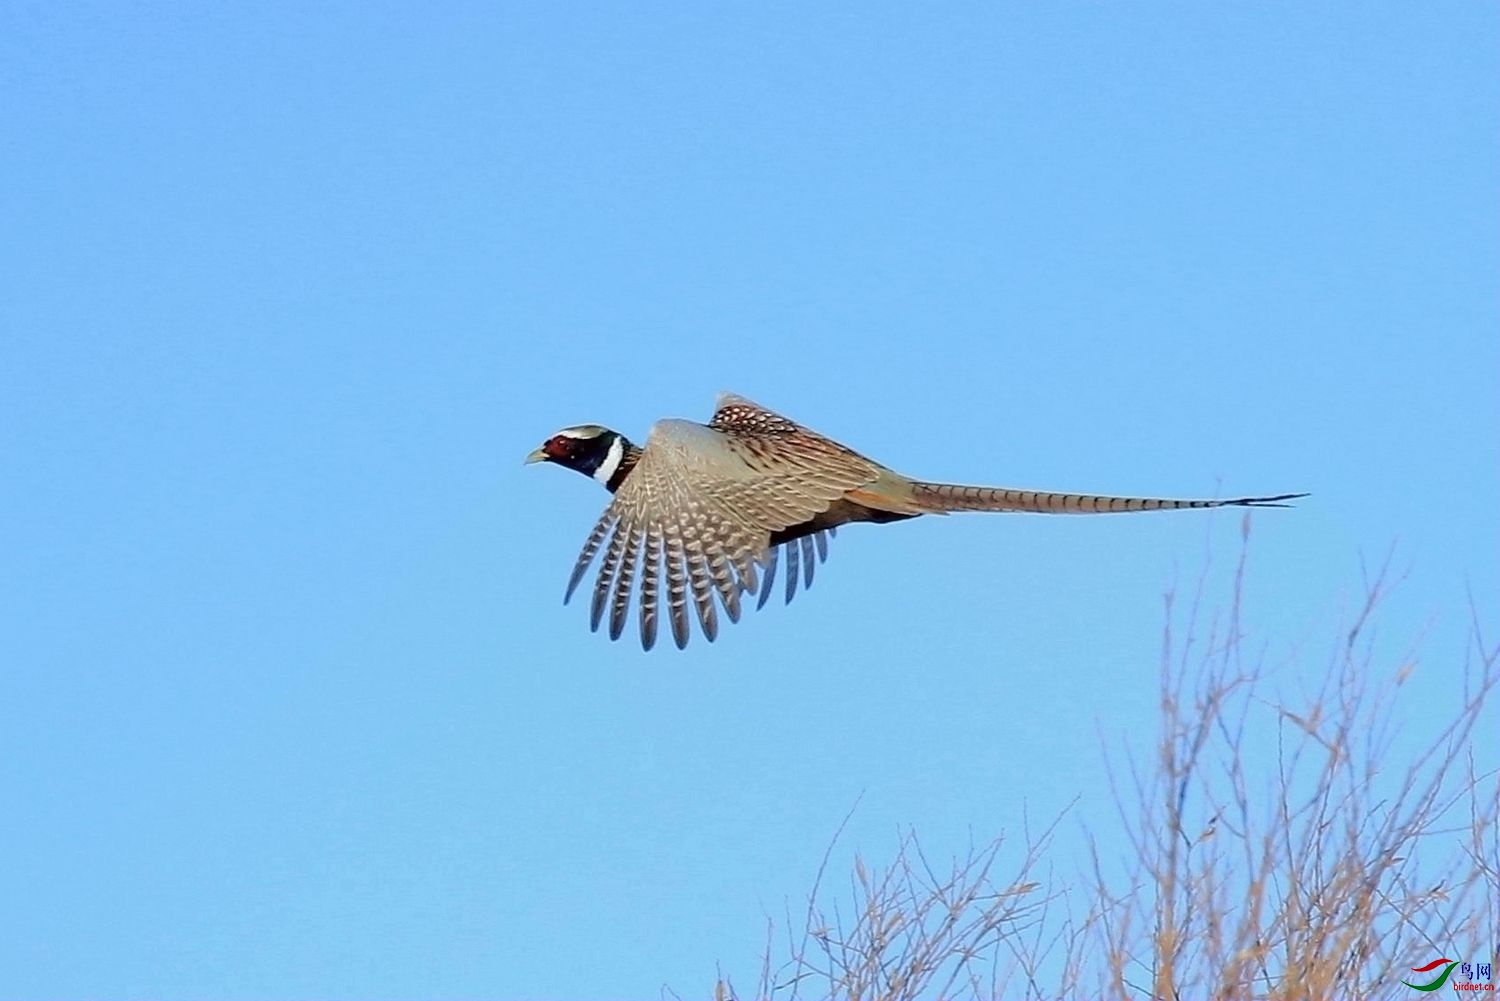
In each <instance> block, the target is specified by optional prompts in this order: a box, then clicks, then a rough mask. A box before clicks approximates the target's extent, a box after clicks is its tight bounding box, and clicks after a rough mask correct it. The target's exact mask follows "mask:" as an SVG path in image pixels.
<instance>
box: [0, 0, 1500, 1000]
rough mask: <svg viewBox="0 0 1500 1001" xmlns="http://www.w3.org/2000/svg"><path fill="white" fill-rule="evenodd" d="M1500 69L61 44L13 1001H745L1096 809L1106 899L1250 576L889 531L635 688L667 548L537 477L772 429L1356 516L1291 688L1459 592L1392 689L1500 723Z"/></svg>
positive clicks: (636, 26) (990, 34) (10, 282)
mask: <svg viewBox="0 0 1500 1001" xmlns="http://www.w3.org/2000/svg"><path fill="white" fill-rule="evenodd" d="M1497 21H1500V14H1497V12H1496V9H1495V8H1494V7H1493V6H1490V5H1483V4H1467V3H1465V4H1459V3H1452V4H1436V5H1421V6H1420V7H1418V6H1412V5H1394V4H1387V5H1373V6H1371V5H1353V4H1317V5H1306V4H1261V5H1253V6H1252V5H1227V4H1216V5H1196V4H1195V5H1189V4H1132V5H1123V6H1105V5H1095V4H1069V5H1056V4H1048V5H1034V4H995V5H951V6H948V7H946V8H944V9H943V10H941V11H937V12H933V11H922V12H918V11H917V10H916V9H915V8H912V7H911V6H910V5H905V4H874V5H871V4H860V5H854V4H831V5H822V6H821V7H819V8H818V9H808V8H807V6H806V5H800V4H756V5H749V4H723V5H713V7H712V8H711V9H710V8H709V7H708V6H707V5H687V4H679V5H647V6H636V5H630V6H627V5H608V6H605V5H573V6H571V7H567V8H565V7H564V5H555V4H498V5H490V4H484V5H467V4H448V5H441V6H440V7H438V8H419V7H418V6H416V5H371V4H340V3H329V4H316V5H306V4H295V5H293V4H287V5H276V4H265V5H259V6H256V7H254V8H242V9H230V8H227V7H220V6H207V7H205V6H200V7H197V8H191V7H187V6H184V5H158V4H151V3H140V4H89V3H79V4H34V3H33V4H10V5H7V6H6V7H5V8H4V10H3V12H0V86H3V93H4V95H5V96H4V100H3V101H0V129H3V134H4V136H5V137H6V138H5V141H4V143H3V146H0V213H3V216H4V218H5V219H6V225H5V231H6V233H7V236H8V238H7V239H5V240H4V241H0V265H3V269H4V273H5V275H6V278H7V280H6V281H5V283H4V287H3V290H0V327H3V336H0V455H3V457H4V466H5V469H6V476H5V477H4V478H3V481H0V525H3V528H0V540H3V564H4V566H5V573H4V574H3V576H0V621H3V623H4V627H3V639H0V659H3V662H4V665H5V666H4V669H3V674H0V686H3V687H0V705H3V714H4V725H3V727H0V801H3V803H4V811H3V812H4V814H5V816H6V819H5V821H4V822H3V823H0V848H3V851H4V855H5V857H6V860H7V865H6V866H5V867H4V870H3V872H0V995H4V996H7V997H52V998H83V997H105V996H108V997H120V998H147V997H150V998H159V999H177V998H203V997H214V998H218V997H224V998H251V997H273V996H275V997H294V998H315V997H316V998H329V997H348V998H356V997H358V998H395V997H417V996H422V997H443V998H460V997H465V998H472V997H490V996H493V997H521V996H527V997H546V998H586V997H599V996H636V997H639V996H648V995H654V994H655V993H656V992H657V991H658V989H659V988H660V986H661V985H662V984H663V983H667V984H670V985H672V986H673V987H675V988H676V989H677V990H679V991H682V992H684V993H685V994H700V993H702V992H703V991H705V990H707V989H708V987H709V985H711V984H712V981H713V977H714V973H715V966H716V964H722V966H723V968H724V969H726V970H728V971H731V972H735V973H736V975H737V979H740V980H749V979H750V978H751V977H752V976H753V971H754V970H755V969H757V967H758V954H759V950H760V948H761V945H762V943H763V935H764V923H765V917H766V915H767V914H768V913H769V914H773V915H779V914H780V913H781V912H782V909H783V907H784V906H785V904H786V902H788V901H792V902H793V903H794V904H795V903H796V902H798V901H800V900H801V898H802V895H803V894H804V893H805V891H806V890H807V889H808V887H809V885H810V883H811V880H812V877H813V873H814V871H815V870H816V867H817V863H818V860H819V858H820V856H821V853H822V851H823V849H824V848H825V846H826V845H827V843H828V840H829V838H830V837H831V836H832V834H833V831H834V829H835V828H836V827H837V825H838V822H839V820H840V819H841V818H842V817H843V815H844V814H845V813H846V812H847V811H848V810H849V808H850V806H851V805H852V804H853V802H854V801H855V799H856V798H857V797H859V796H861V794H862V795H863V800H862V802H861V805H860V807H859V809H858V811H857V812H856V814H855V816H854V818H853V820H852V821H851V823H850V826H849V828H848V830H847V832H846V835H845V841H844V842H843V846H842V847H843V848H848V849H850V850H853V849H855V848H858V849H860V850H861V851H863V852H865V853H866V854H867V856H869V857H871V858H872V859H877V860H878V859H879V858H880V857H881V856H882V854H883V853H886V854H888V853H889V851H890V850H891V849H892V848H893V847H894V845H895V832H896V829H897V827H898V825H906V824H911V825H914V826H915V827H916V828H917V830H918V831H919V833H920V834H921V835H922V836H923V838H924V841H925V843H926V844H927V845H928V846H929V848H930V849H932V850H933V851H934V852H935V853H936V854H938V855H942V854H945V853H947V852H951V851H960V850H962V848H963V847H964V846H965V845H967V843H968V839H969V837H970V836H971V834H972V835H973V836H976V837H980V838H981V839H987V838H988V837H990V836H992V835H994V834H997V833H999V832H1001V831H1009V832H1012V833H1013V834H1014V833H1018V832H1019V829H1020V825H1021V823H1022V817H1023V811H1025V813H1027V814H1029V816H1030V817H1031V818H1033V822H1035V821H1036V818H1051V817H1054V816H1056V815H1057V814H1058V813H1059V812H1060V811H1062V810H1064V809H1065V808H1066V807H1067V806H1068V804H1070V803H1074V801H1075V800H1076V802H1077V805H1075V806H1074V807H1073V812H1072V813H1071V814H1070V815H1069V818H1068V819H1067V820H1066V821H1065V823H1064V831H1063V834H1061V835H1060V840H1059V845H1058V854H1057V855H1056V856H1055V859H1054V862H1055V864H1056V865H1057V866H1059V876H1058V879H1059V880H1063V879H1065V878H1067V867H1068V866H1069V865H1072V864H1075V863H1076V865H1078V866H1079V867H1080V869H1081V868H1082V867H1084V866H1085V865H1086V859H1085V857H1084V856H1083V854H1082V853H1081V851H1079V848H1078V846H1079V840H1078V837H1077V836H1076V833H1077V827H1078V825H1079V823H1080V822H1082V823H1086V824H1088V825H1089V826H1090V827H1091V828H1092V829H1093V830H1095V832H1096V833H1098V834H1100V835H1101V836H1104V837H1106V839H1107V838H1108V837H1109V831H1110V830H1112V829H1113V828H1112V826H1111V825H1112V823H1113V817H1114V811H1113V807H1112V806H1111V801H1110V794H1109V791H1108V788H1107V785H1106V784H1105V782H1104V780H1103V778H1102V775H1101V772H1100V761H1101V754H1102V751H1101V735H1102V736H1103V737H1104V738H1105V741H1106V742H1114V744H1115V746H1119V744H1120V742H1125V741H1128V740H1130V739H1133V738H1136V737H1144V736H1145V735H1148V734H1149V732H1150V731H1151V728H1152V727H1153V726H1154V719H1155V716H1154V714H1155V707H1156V681H1157V677H1156V664H1157V655H1158V651H1159V646H1160V634H1161V625H1162V612H1161V609H1162V593H1163V591H1164V589H1166V588H1167V587H1169V586H1171V585H1172V583H1173V582H1174V581H1175V582H1178V583H1179V584H1182V585H1186V583H1187V582H1190V581H1192V580H1194V579H1195V578H1196V577H1197V575H1198V574H1199V573H1200V572H1201V571H1202V569H1203V567H1204V565H1205V562H1206V561H1208V562H1209V565H1210V570H1209V574H1210V595H1211V597H1212V598H1214V599H1215V600H1218V601H1222V600H1223V598H1224V595H1225V593H1226V592H1225V589H1224V586H1223V580H1224V577H1225V574H1226V572H1227V568H1228V567H1229V566H1230V564H1231V563H1232V560H1233V558H1234V554H1235V553H1236V551H1237V547H1238V532H1239V518H1238V516H1224V515H1200V514H1196V513H1192V514H1180V515H1156V516H1139V517H1131V518H1124V517H1122V518H1101V519H1040V518H1026V517H981V516H972V517H954V518H947V519H922V520H920V521H918V522H913V523H907V524H902V525H893V526H884V527H879V526H856V527H854V528H851V529H849V530H848V531H846V532H844V533H841V534H840V536H839V538H838V539H837V540H836V542H835V545H834V554H833V557H832V559H831V562H830V564H829V566H828V567H827V568H826V569H825V570H824V571H823V573H822V574H820V577H819V579H818V581H817V583H816V585H815V586H814V588H813V589H812V591H811V592H810V593H809V594H807V595H805V596H802V597H799V598H798V599H797V601H796V602H795V603H794V604H793V605H792V606H791V607H789V608H783V607H780V606H779V604H778V605H775V606H773V607H771V608H770V609H768V610H766V611H764V612H762V613H760V614H757V615H752V616H750V617H749V618H748V620H747V621H744V622H741V623H740V624H739V625H737V626H734V627H732V628H729V629H726V630H725V631H724V632H723V633H722V634H721V636H720V639H719V641H718V642H717V643H715V644H713V645H709V644H706V643H703V642H701V639H700V640H699V641H698V642H695V643H694V644H693V645H691V646H690V647H689V649H688V650H687V651H686V652H684V653H678V652H676V651H675V650H673V649H671V647H670V644H667V645H666V647H665V649H662V648H659V649H658V650H656V651H654V652H653V653H652V654H650V655H646V654H643V653H642V652H641V651H640V650H639V648H638V647H637V646H635V645H634V644H633V643H630V642H622V643H618V644H611V643H609V642H608V641H607V640H605V639H604V638H603V637H601V636H597V635H591V634H590V633H589V631H588V628H587V621H586V615H587V613H586V611H585V609H584V608H580V607H568V608H564V607H562V606H561V604H560V599H561V593H562V587H563V583H564V581H565V579H566V576H567V572H568V569H569V567H570V565H571V562H572V560H573V557H574V555H575V553H576V552H577V548H578V546H579V545H580V544H581V543H582V541H583V538H584V536H585V535H586V534H587V532H588V530H589V528H590V527H591V525H592V522H593V520H594V518H595V517H596V515H597V513H598V511H599V510H600V508H601V507H602V506H603V503H604V500H605V495H604V494H603V493H602V492H601V491H599V490H598V488H597V487H596V486H594V485H593V484H590V483H587V482H585V481H584V480H583V479H581V478H579V477H576V476H574V475H572V474H568V473H565V472H564V471H562V470H557V469H551V468H536V467H528V468H522V466H521V458H522V457H523V456H524V455H525V453H526V452H527V451H528V450H530V449H531V448H533V447H534V446H536V445H537V444H538V443H540V441H541V440H542V439H543V438H544V437H546V436H547V435H548V434H550V433H551V432H552V431H554V430H555V429H556V428H558V427H559V426H562V425H566V424H574V423H581V422H599V423H605V424H609V425H611V426H614V427H617V428H619V429H621V430H623V431H625V432H627V433H630V434H633V435H635V436H637V437H638V438H640V437H643V436H644V434H645V432H646V430H647V429H648V428H649V426H650V424H651V422H652V421H654V420H656V419H657V418H659V417H664V416H679V417H693V418H698V419H706V418H707V417H708V415H709V413H710V411H711V408H712V405H713V399H714V396H715V394H716V393H717V392H718V391H720V390H722V389H732V390H735V391H737V392H740V393H743V394H745V395H747V396H750V397H752V398H754V399H757V400H760V401H761V402H763V403H765V404H767V405H769V406H772V407H774V408H777V409H779V410H781V411H783V412H785V413H787V414H788V415H790V416H792V417H794V418H797V419H799V420H801V421H803V422H804V423H806V424H808V425H810V426H812V427H815V428H817V429H819V430H822V431H824V432H827V433H829V434H831V435H834V436H836V437H838V438H840V439H841V440H843V441H845V442H847V443H848V444H850V445H852V446H853V447H855V448H858V449H860V450H861V451H864V452H866V453H867V454H869V455H871V456H872V457H873V458H876V459H878V460H880V461H882V462H884V463H886V464H888V465H890V466H892V467H894V468H896V469H898V470H901V471H903V472H907V473H910V474H913V475H918V476H921V477H924V478H931V479H951V480H958V481H963V482H980V483H993V484H1000V485H1007V486H1023V487H1036V488H1052V489H1063V490H1075V491H1099V492H1113V493H1126V494H1131V493H1135V494H1155V495H1169V496H1172V495H1175V496H1203V495H1213V494H1215V493H1222V494H1241V493H1257V492H1276V491H1286V490H1308V491H1312V492H1313V494H1314V496H1313V497H1312V498H1310V499H1309V500H1308V501H1306V502H1304V503H1302V504H1301V505H1299V507H1298V508H1297V509H1296V510H1294V511H1274V512H1264V513H1261V514H1257V515H1256V516H1255V529H1254V535H1253V540H1252V549H1251V559H1250V566H1251V569H1250V574H1249V581H1248V590H1247V611H1246V616H1247V625H1248V626H1249V628H1251V629H1252V630H1255V631H1256V633H1257V635H1258V636H1260V637H1262V638H1263V639H1264V641H1265V642H1266V643H1268V644H1269V648H1268V663H1271V664H1275V665H1278V670H1280V671H1281V672H1282V676H1281V677H1280V678H1279V679H1278V680H1279V683H1281V684H1283V685H1284V686H1285V687H1286V688H1287V690H1289V691H1301V690H1307V689H1310V688H1315V687H1316V684H1317V682H1318V681H1319V679H1320V675H1319V672H1320V671H1321V669H1322V665H1323V664H1324V663H1325V660H1324V656H1323V653H1324V651H1325V650H1326V649H1327V648H1328V646H1329V645H1330V644H1331V643H1332V642H1334V640H1335V638H1336V636H1337V634H1338V633H1337V629H1338V623H1340V622H1341V621H1343V616H1344V615H1345V614H1346V612H1347V611H1348V609H1349V607H1350V606H1351V605H1353V604H1354V603H1355V602H1356V601H1357V599H1358V582H1359V573H1360V565H1361V560H1364V561H1366V562H1371V563H1377V562H1378V561H1379V560H1380V559H1381V558H1382V557H1383V556H1384V554H1385V553H1386V552H1387V550H1389V549H1390V547H1391V546H1392V545H1395V546H1396V547H1397V553H1398V556H1397V563H1398V565H1400V566H1401V567H1404V568H1408V569H1409V574H1408V577H1407V580H1406V582H1405V584H1404V585H1403V588H1402V589H1401V591H1400V593H1399V596H1398V600H1397V601H1396V602H1394V604H1393V605H1392V607H1391V609H1390V611H1389V613H1388V617H1387V618H1386V619H1385V620H1384V621H1383V623H1382V629H1383V632H1382V640H1383V641H1387V642H1389V644H1390V648H1391V650H1392V651H1404V650H1405V649H1407V648H1408V646H1409V645H1410V642H1411V641H1412V640H1413V639H1414V638H1416V637H1418V636H1421V637H1422V650H1423V651H1424V657H1423V661H1422V663H1423V665H1424V666H1423V668H1422V670H1421V671H1420V672H1419V674H1418V675H1417V681H1416V682H1414V683H1413V685H1412V686H1411V690H1410V691H1411V694H1410V698H1411V699H1412V700H1413V702H1412V707H1413V712H1414V713H1415V712H1416V708H1417V707H1418V706H1419V705H1421V704H1423V703H1424V701H1426V700H1430V699H1438V700H1440V699H1441V698H1442V697H1443V696H1444V694H1445V693H1451V692H1452V691H1453V686H1454V684H1455V683H1456V679H1457V677H1458V674H1457V671H1458V668H1457V660H1458V655H1459V653H1460V652H1461V650H1462V649H1463V646H1464V634H1465V629H1466V626H1467V610H1466V608H1465V602H1466V600H1467V599H1466V593H1467V592H1468V591H1470V590H1472V592H1473V594H1474V595H1475V596H1476V600H1477V602H1478V603H1479V605H1480V607H1481V608H1482V609H1485V610H1487V611H1489V612H1493V610H1494V608H1495V602H1494V598H1495V595H1496V594H1497V592H1500V574H1497V565H1496V560H1495V554H1496V553H1497V551H1500V525H1497V519H1496V517H1495V507H1494V505H1495V497H1496V496H1497V495H1500V463H1497V461H1496V460H1497V454H1496V447H1495V445H1496V435H1495V428H1496V427H1500V421H1497V418H1500V413H1497V411H1500V407H1497V405H1496V404H1497V393H1496V376H1497V372H1500V367H1497V362H1500V357H1497V356H1500V351H1497V330H1500V323H1497V321H1500V316H1497V312H1500V308H1497V303H1500V297H1497V295H1496V292H1497V275H1500V252H1497V251H1500V244H1497V240H1496V232H1495V220H1496V208H1497V205H1496V202H1497V198H1496V191H1497V190H1500V188H1497V183H1500V169H1497V167H1500V162H1497V161H1500V141H1497V140H1500V100H1497V91H1496V87H1495V73H1496V66H1497V48H1500V43H1497V39H1500V23H1497ZM1490 625H1491V627H1493V622H1492V621H1491V623H1490ZM1039 763H1045V765H1046V767H1044V768H1039V767H1038V765H1039ZM1109 844H1110V842H1109V841H1108V840H1106V846H1108V845H1109ZM1115 847H1117V848H1118V849H1119V850H1122V851H1123V850H1124V845H1123V842H1116V843H1115ZM841 850H842V849H841Z"/></svg>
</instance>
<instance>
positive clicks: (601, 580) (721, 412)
mask: <svg viewBox="0 0 1500 1001" xmlns="http://www.w3.org/2000/svg"><path fill="white" fill-rule="evenodd" d="M882 472H884V470H883V469H882V467H880V466H879V465H877V464H876V463H873V462H871V461H870V460H869V459H866V458H864V457H863V456H861V455H859V454H857V453H855V452H853V451H851V450H849V449H847V448H844V447H843V446H842V445H839V444H838V443H836V442H833V441H830V440H829V439H827V438H824V437H822V436H821V435H818V434H816V433H815V432H811V431H808V430H807V429H805V428H802V427H800V426H799V425H797V424H795V423H793V422H792V421H790V420H787V419H786V418H785V417H782V416H781V415H779V414H776V413H773V412H771V411H769V410H766V409H765V408H763V407H757V406H756V405H755V404H753V403H750V402H749V401H748V400H744V399H741V398H739V397H728V396H726V397H721V398H720V405H719V409H718V411H717V412H716V413H715V414H714V417H713V421H712V422H711V423H710V424H709V425H708V426H704V425H702V424H695V423H693V422H691V421H680V420H664V421H658V422H657V423H656V424H655V425H654V426H653V427H652V428H651V434H650V436H649V437H648V438H647V440H646V447H645V449H644V450H643V451H642V453H641V457H640V460H639V461H638V462H637V463H636V465H635V468H634V469H633V470H631V473H630V475H629V476H628V477H627V478H626V479H625V482H624V483H623V484H621V486H620V489H619V490H618V491H617V492H616V493H615V498H614V500H613V502H611V503H610V505H609V507H608V508H606V509H605V511H604V514H603V515H602V516H601V517H600V519H599V522H598V524H596V525H595V526H594V531H593V533H592V534H591V535H590V536H589V538H588V541H587V542H586V543H585V544H584V547H583V551H582V552H581V553H580V554H579V557H578V562H577V564H576V565H575V566H574V568H573V576H572V579H571V580H570V581H569V582H568V592H567V593H568V596H569V597H571V596H572V594H573V591H574V589H575V588H576V587H577V586H578V583H579V582H580V581H581V580H582V579H583V575H584V573H585V572H586V571H587V570H588V568H589V565H590V564H591V563H592V562H593V560H594V557H595V556H596V555H597V554H598V551H599V550H600V549H601V548H603V549H604V560H603V562H602V564H601V565H600V568H599V574H598V578H597V580H596V582H595V585H594V597H593V604H592V608H591V623H592V625H593V628H595V629H597V628H598V627H599V623H600V622H601V621H602V619H603V616H604V610H605V608H606V606H607V607H608V608H609V613H610V614H609V633H610V638H611V639H617V638H619V636H620V634H621V633H622V632H623V631H624V626H625V617H626V614H627V612H628V610H629V606H630V599H631V591H632V589H633V588H636V580H637V578H639V581H640V583H639V585H638V591H639V598H638V601H639V605H640V629H641V645H642V646H644V647H645V648H646V649H650V648H651V646H652V644H653V643H655V641H656V629H657V623H658V601H659V597H658V595H659V590H660V584H661V581H662V579H663V578H665V581H666V590H667V595H666V601H667V615H668V621H669V622H670V623H671V627H672V638H673V640H674V641H675V642H676V643H677V645H678V647H682V646H685V645H686V644H687V639H688V631H689V624H688V614H689V613H688V608H687V604H688V601H689V600H690V599H691V601H692V602H693V604H694V605H695V606H696V608H697V613H698V620H699V622H700V624H701V625H702V628H703V633H704V635H705V636H706V637H708V639H710V640H712V639H713V638H714V637H715V636H716V635H717V633H718V622H717V614H716V612H715V604H714V595H715V592H717V594H718V597H719V600H720V602H722V604H723V605H724V611H725V612H726V613H727V614H728V615H729V618H730V621H738V619H739V613H740V604H739V600H740V595H741V594H742V593H744V592H755V591H756V590H758V586H759V581H758V580H757V573H756V564H757V563H764V562H766V561H767V560H768V559H769V557H768V555H767V549H768V546H769V544H770V537H771V533H772V532H775V531H778V530H780V529H783V528H787V527H789V526H792V525H800V524H802V523H803V522H805V521H807V520H809V519H810V518H812V517H813V516H814V515H816V514H817V513H819V512H820V511H824V510H826V509H827V508H828V506H829V505H830V504H831V503H832V502H833V501H835V500H837V499H838V498H839V497H841V496H843V495H844V493H845V492H846V491H848V490H851V489H854V488H857V487H860V486H863V485H866V484H869V483H873V482H875V481H876V480H878V479H879V478H880V476H881V474H882ZM789 555H790V553H789ZM808 555H811V554H810V553H809V554H808ZM808 562H809V563H811V560H809V561H808ZM788 569H790V567H789V568H788Z"/></svg>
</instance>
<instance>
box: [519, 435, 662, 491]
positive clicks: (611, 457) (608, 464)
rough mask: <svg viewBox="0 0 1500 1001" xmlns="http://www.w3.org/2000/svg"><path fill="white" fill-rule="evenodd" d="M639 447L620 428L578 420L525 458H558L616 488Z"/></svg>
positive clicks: (548, 460) (559, 460)
mask: <svg viewBox="0 0 1500 1001" xmlns="http://www.w3.org/2000/svg"><path fill="white" fill-rule="evenodd" d="M638 451H639V450H638V449H637V448H636V447H635V446H634V445H632V444H631V443H630V441H629V440H628V439H627V438H626V437H625V436H624V435H622V434H620V432H618V431H611V430H610V429H609V428H607V427H600V426H599V425H598V424H579V425H576V426H575V427H567V428H563V429H562V430H561V431H559V432H557V433H556V434H554V435H553V436H552V437H551V438H548V439H547V440H546V441H544V442H542V445H541V447H540V448H538V449H535V450H534V451H533V452H532V453H531V454H530V455H528V456H527V457H526V461H527V462H528V463H531V462H555V463H557V464H558V465H559V466H567V467H568V468H569V469H576V470H577V471H578V472H580V473H582V474H583V475H584V476H588V477H591V478H593V479H595V480H598V481H599V482H600V483H602V484H604V485H605V486H606V487H609V489H610V490H614V489H615V488H616V487H618V486H619V485H620V483H619V481H620V480H622V479H623V478H624V476H623V474H624V473H625V472H628V470H629V466H630V465H633V464H634V457H635V454H636V453H637V452H638ZM627 458H630V459H631V460H632V461H631V462H630V463H629V464H625V460H626V459H627Z"/></svg>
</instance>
